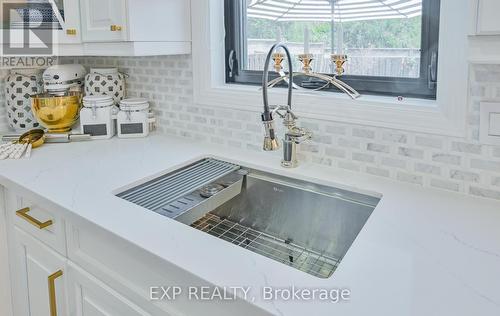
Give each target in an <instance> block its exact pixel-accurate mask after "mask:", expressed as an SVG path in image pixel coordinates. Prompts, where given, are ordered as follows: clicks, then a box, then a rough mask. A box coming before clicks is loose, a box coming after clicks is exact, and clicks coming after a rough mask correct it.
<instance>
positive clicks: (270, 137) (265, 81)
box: [261, 43, 293, 151]
mask: <svg viewBox="0 0 500 316" xmlns="http://www.w3.org/2000/svg"><path fill="white" fill-rule="evenodd" d="M279 48H282V49H283V50H284V51H285V53H286V57H287V61H288V72H289V76H290V79H289V80H290V84H289V85H288V100H287V105H288V109H290V110H291V108H292V92H293V87H292V82H293V66H292V57H291V54H290V51H289V50H288V48H287V47H286V46H285V45H284V44H282V43H276V44H274V45H273V46H272V47H271V49H270V50H269V53H268V54H267V57H266V63H265V65H264V74H263V76H262V99H263V103H264V112H262V117H261V118H262V123H263V124H264V130H265V136H264V147H263V148H264V150H265V151H272V150H277V149H279V142H278V137H277V135H276V127H275V125H274V118H273V111H272V110H271V108H270V107H269V95H268V86H269V66H270V64H271V58H272V56H273V53H274V52H275V51H276V50H277V49H279Z"/></svg>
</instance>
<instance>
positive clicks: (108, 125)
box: [80, 95, 117, 139]
mask: <svg viewBox="0 0 500 316" xmlns="http://www.w3.org/2000/svg"><path fill="white" fill-rule="evenodd" d="M114 104H115V103H114V101H113V98H111V97H110V96H98V95H93V96H86V97H84V98H83V108H82V110H81V111H80V126H81V129H82V133H84V134H90V135H92V139H110V138H111V137H113V136H114V135H115V122H114V116H115V115H116V112H117V109H116V107H115V106H114Z"/></svg>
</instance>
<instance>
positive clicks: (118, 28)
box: [110, 25, 122, 32]
mask: <svg viewBox="0 0 500 316" xmlns="http://www.w3.org/2000/svg"><path fill="white" fill-rule="evenodd" d="M110 29H111V32H117V31H121V30H122V27H121V26H120V25H111V27H110Z"/></svg>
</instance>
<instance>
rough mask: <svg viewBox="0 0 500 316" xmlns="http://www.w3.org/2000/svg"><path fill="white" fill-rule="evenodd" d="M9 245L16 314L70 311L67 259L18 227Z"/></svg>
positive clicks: (51, 315) (47, 314)
mask: <svg viewBox="0 0 500 316" xmlns="http://www.w3.org/2000/svg"><path fill="white" fill-rule="evenodd" d="M10 237H11V238H10ZM9 246H10V251H11V255H12V256H11V260H10V270H11V276H12V301H13V310H14V315H16V316H54V315H59V316H61V315H68V312H67V302H66V285H65V282H66V276H65V272H66V259H65V258H63V257H62V256H60V255H59V254H57V253H56V252H55V251H52V250H51V249H49V248H48V247H47V246H45V245H44V244H43V243H41V242H40V241H38V240H36V239H35V238H33V237H31V236H30V235H29V234H27V233H25V232H24V231H22V230H21V229H19V228H17V227H12V229H11V233H10V235H9Z"/></svg>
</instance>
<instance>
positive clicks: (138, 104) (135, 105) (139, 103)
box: [120, 98, 149, 111]
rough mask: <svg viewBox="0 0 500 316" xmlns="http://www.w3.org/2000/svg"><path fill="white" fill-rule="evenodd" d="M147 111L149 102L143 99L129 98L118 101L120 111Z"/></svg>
mask: <svg viewBox="0 0 500 316" xmlns="http://www.w3.org/2000/svg"><path fill="white" fill-rule="evenodd" d="M147 109H149V102H148V100H147V99H145V98H129V99H123V100H121V101H120V110H123V111H142V110H147Z"/></svg>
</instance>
